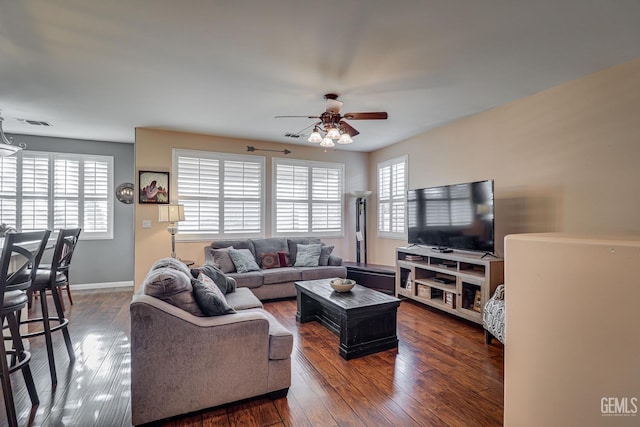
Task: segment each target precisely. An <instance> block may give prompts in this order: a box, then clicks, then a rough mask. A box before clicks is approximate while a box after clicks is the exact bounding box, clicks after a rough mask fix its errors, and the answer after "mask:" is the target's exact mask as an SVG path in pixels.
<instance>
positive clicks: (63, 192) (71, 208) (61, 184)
mask: <svg viewBox="0 0 640 427" xmlns="http://www.w3.org/2000/svg"><path fill="white" fill-rule="evenodd" d="M53 176H54V183H53V197H54V201H53V228H54V229H55V230H59V229H61V228H76V227H78V226H79V224H80V212H79V208H80V205H79V203H78V196H79V194H80V191H79V189H80V161H79V160H77V159H76V160H71V159H55V160H54V174H53Z"/></svg>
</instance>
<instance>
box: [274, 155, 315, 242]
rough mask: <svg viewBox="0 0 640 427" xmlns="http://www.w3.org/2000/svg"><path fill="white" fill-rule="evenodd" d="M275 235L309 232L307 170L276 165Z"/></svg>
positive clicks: (294, 166) (291, 165)
mask: <svg viewBox="0 0 640 427" xmlns="http://www.w3.org/2000/svg"><path fill="white" fill-rule="evenodd" d="M275 174H276V179H275V180H274V182H275V187H276V200H277V202H276V215H275V216H276V233H296V232H306V231H308V230H309V203H308V202H307V200H308V198H309V168H308V167H306V166H296V165H293V164H276V165H275Z"/></svg>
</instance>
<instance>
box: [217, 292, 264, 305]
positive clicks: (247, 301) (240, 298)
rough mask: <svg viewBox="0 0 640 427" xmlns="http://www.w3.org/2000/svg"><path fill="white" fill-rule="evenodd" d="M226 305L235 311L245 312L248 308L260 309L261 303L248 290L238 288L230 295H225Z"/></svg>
mask: <svg viewBox="0 0 640 427" xmlns="http://www.w3.org/2000/svg"><path fill="white" fill-rule="evenodd" d="M225 298H226V299H227V304H229V305H230V306H231V307H233V308H234V309H236V310H247V309H249V308H262V303H261V302H260V300H259V299H258V297H257V296H255V295H254V294H253V292H251V290H249V288H238V290H237V291H236V292H234V293H232V294H227V295H225Z"/></svg>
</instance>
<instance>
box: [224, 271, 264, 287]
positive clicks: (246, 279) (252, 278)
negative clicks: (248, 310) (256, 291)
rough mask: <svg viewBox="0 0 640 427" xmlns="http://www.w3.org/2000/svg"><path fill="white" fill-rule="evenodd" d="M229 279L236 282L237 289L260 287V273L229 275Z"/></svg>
mask: <svg viewBox="0 0 640 427" xmlns="http://www.w3.org/2000/svg"><path fill="white" fill-rule="evenodd" d="M229 277H232V278H234V279H235V280H236V284H237V286H238V288H240V287H245V288H249V289H251V288H259V287H260V286H262V272H261V271H249V272H248V273H229Z"/></svg>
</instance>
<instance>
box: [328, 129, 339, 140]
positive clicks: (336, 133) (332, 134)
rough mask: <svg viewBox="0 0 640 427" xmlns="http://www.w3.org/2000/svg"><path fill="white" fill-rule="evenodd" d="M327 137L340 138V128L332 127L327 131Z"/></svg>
mask: <svg viewBox="0 0 640 427" xmlns="http://www.w3.org/2000/svg"><path fill="white" fill-rule="evenodd" d="M326 137H327V138H330V139H338V138H340V131H339V130H338V128H331V129H329V132H327V136H326Z"/></svg>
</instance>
